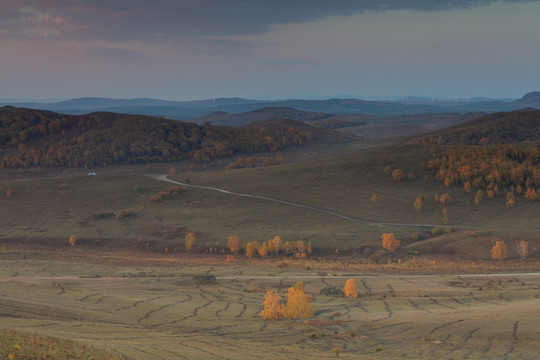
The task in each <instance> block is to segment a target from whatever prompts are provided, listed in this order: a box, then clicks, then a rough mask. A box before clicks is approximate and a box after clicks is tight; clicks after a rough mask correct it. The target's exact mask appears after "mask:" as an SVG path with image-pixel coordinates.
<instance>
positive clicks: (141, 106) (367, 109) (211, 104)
mask: <svg viewBox="0 0 540 360" xmlns="http://www.w3.org/2000/svg"><path fill="white" fill-rule="evenodd" d="M0 105H13V106H17V107H25V108H30V109H42V110H50V111H56V112H62V113H66V114H85V113H90V112H96V111H110V112H118V113H128V114H143V115H152V116H165V117H167V118H171V119H175V120H180V119H192V118H199V117H203V116H207V115H209V114H212V113H215V112H216V111H223V112H226V113H242V112H249V111H254V110H258V109H260V108H265V107H274V108H276V107H285V108H294V109H297V110H301V111H311V112H323V113H328V114H351V113H365V114H371V115H381V116H395V115H415V114H427V113H443V112H444V113H449V112H451V113H468V112H473V111H485V112H497V111H511V110H517V109H521V108H523V107H534V108H540V101H539V100H538V94H537V93H529V94H527V95H525V96H524V97H523V98H521V99H519V100H515V101H513V102H509V101H502V100H494V99H485V98H472V99H459V100H450V101H447V100H440V99H435V98H431V99H430V98H422V97H403V98H401V99H393V100H390V101H365V100H359V99H327V100H299V99H291V100H277V101H270V100H250V99H242V98H219V99H208V100H198V101H168V100H158V99H148V98H139V99H109V98H97V97H92V98H77V99H71V100H66V101H61V102H53V103H37V102H28V103H16V102H13V101H11V102H10V101H8V102H2V101H0Z"/></svg>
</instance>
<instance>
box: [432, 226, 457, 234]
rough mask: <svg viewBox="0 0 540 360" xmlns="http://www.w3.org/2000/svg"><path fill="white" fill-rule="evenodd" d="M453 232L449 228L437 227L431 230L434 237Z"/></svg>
mask: <svg viewBox="0 0 540 360" xmlns="http://www.w3.org/2000/svg"><path fill="white" fill-rule="evenodd" d="M451 232H452V230H451V229H450V228H449V227H448V226H437V227H434V228H433V229H431V234H432V235H443V234H448V233H451Z"/></svg>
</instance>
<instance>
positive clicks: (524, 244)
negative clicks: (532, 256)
mask: <svg viewBox="0 0 540 360" xmlns="http://www.w3.org/2000/svg"><path fill="white" fill-rule="evenodd" d="M518 253H519V257H520V258H521V260H525V258H526V257H527V255H528V254H529V242H528V241H525V240H521V241H520V242H519V244H518Z"/></svg>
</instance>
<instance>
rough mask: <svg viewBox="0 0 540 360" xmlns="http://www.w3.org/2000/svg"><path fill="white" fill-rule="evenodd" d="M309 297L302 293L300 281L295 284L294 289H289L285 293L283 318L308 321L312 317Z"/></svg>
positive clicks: (310, 298) (302, 288)
mask: <svg viewBox="0 0 540 360" xmlns="http://www.w3.org/2000/svg"><path fill="white" fill-rule="evenodd" d="M312 301H313V298H312V297H311V295H307V294H305V293H304V283H303V282H302V281H300V282H298V283H297V284H296V287H291V288H289V290H288V292H287V305H285V309H284V310H283V314H284V317H285V318H287V319H296V320H299V319H308V318H310V317H312V316H313V305H311V302H312Z"/></svg>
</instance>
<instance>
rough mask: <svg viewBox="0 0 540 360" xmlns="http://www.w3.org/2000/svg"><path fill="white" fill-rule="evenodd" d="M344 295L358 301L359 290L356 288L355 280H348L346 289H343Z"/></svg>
mask: <svg viewBox="0 0 540 360" xmlns="http://www.w3.org/2000/svg"><path fill="white" fill-rule="evenodd" d="M343 293H344V294H345V296H346V297H348V298H349V299H351V298H353V299H356V298H357V297H358V288H357V287H356V283H355V282H354V279H349V280H347V282H346V283H345V287H344V288H343Z"/></svg>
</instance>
